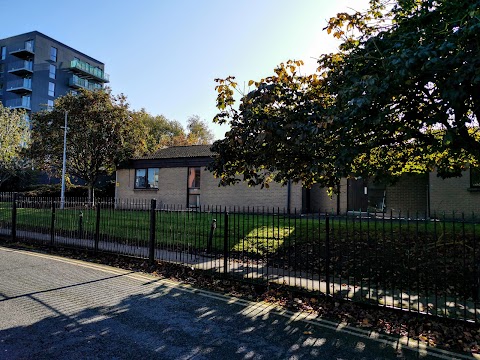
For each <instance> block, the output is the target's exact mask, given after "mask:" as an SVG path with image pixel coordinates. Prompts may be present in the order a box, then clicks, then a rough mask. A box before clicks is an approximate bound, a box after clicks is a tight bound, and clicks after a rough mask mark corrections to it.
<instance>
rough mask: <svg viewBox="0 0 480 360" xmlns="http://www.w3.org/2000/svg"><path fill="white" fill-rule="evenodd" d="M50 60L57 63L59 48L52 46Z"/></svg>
mask: <svg viewBox="0 0 480 360" xmlns="http://www.w3.org/2000/svg"><path fill="white" fill-rule="evenodd" d="M50 60H52V61H57V48H56V47H53V46H52V47H51V48H50Z"/></svg>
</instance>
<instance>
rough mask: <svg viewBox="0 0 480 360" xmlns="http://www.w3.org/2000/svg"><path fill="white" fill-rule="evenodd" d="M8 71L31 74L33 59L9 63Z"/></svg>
mask: <svg viewBox="0 0 480 360" xmlns="http://www.w3.org/2000/svg"><path fill="white" fill-rule="evenodd" d="M8 72H9V73H12V74H17V75H22V74H31V73H32V72H33V61H27V60H20V61H15V62H13V63H10V64H9V65H8Z"/></svg>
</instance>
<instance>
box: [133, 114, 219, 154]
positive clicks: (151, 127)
mask: <svg viewBox="0 0 480 360" xmlns="http://www.w3.org/2000/svg"><path fill="white" fill-rule="evenodd" d="M132 116H133V117H134V118H135V119H137V121H138V122H139V123H140V126H141V127H142V133H143V137H142V138H143V141H144V143H145V147H146V148H145V152H146V153H153V152H155V151H156V150H158V149H161V148H163V147H166V146H176V145H200V144H211V143H212V141H213V134H212V132H211V130H210V129H209V128H208V125H207V123H206V122H205V121H203V120H202V119H201V118H200V117H199V116H198V115H192V116H191V117H189V119H188V121H187V129H186V130H185V129H184V128H183V126H182V124H181V123H180V122H178V121H176V120H168V119H167V118H166V117H165V116H163V115H157V116H153V115H151V114H149V113H148V112H147V111H146V110H145V109H141V110H140V111H134V112H132Z"/></svg>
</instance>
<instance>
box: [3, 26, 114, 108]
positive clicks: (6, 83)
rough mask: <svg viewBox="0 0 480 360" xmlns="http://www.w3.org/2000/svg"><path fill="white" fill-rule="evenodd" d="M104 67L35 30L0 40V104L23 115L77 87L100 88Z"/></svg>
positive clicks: (43, 106)
mask: <svg viewBox="0 0 480 360" xmlns="http://www.w3.org/2000/svg"><path fill="white" fill-rule="evenodd" d="M108 82H109V77H108V75H107V74H105V72H104V64H103V63H101V62H100V61H98V60H95V59H94V58H92V57H90V56H88V55H85V54H84V53H81V52H79V51H77V50H75V49H73V48H71V47H70V46H67V45H65V44H62V43H61V42H59V41H57V40H54V39H52V38H50V37H48V36H46V35H44V34H42V33H40V32H38V31H32V32H28V33H25V34H21V35H16V36H12V37H8V38H5V39H0V102H2V103H3V106H5V107H10V108H21V109H25V110H26V111H27V114H30V113H31V112H36V111H39V110H44V109H46V108H48V107H51V106H53V100H54V99H56V98H57V97H59V96H62V95H66V94H67V93H69V92H72V91H76V90H77V89H80V88H87V89H90V90H94V89H101V88H103V85H104V84H105V83H108Z"/></svg>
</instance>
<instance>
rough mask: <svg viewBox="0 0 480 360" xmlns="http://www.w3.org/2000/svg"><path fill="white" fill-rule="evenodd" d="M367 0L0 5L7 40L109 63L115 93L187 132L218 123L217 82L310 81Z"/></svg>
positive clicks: (47, 0) (219, 134)
mask: <svg viewBox="0 0 480 360" xmlns="http://www.w3.org/2000/svg"><path fill="white" fill-rule="evenodd" d="M367 6H368V0H355V1H351V0H333V1H332V0H296V1H293V0H291V1H286V0H236V1H230V0H168V1H167V0H136V1H133V0H80V1H79V0H42V1H39V0H22V1H16V2H13V1H11V0H0V17H1V19H2V20H1V26H0V38H5V37H10V36H14V35H18V34H21V33H25V32H29V31H34V30H37V31H40V32H42V33H44V34H45V35H47V36H50V37H52V38H54V39H55V40H58V41H60V42H62V43H64V44H66V45H68V46H70V47H73V48H74V49H76V50H78V51H81V52H83V53H85V54H87V55H89V56H91V57H93V58H95V59H97V60H99V61H101V62H103V63H104V64H105V72H106V73H107V74H109V75H110V83H109V86H110V87H111V89H112V92H113V93H114V94H119V93H123V94H124V95H126V96H127V98H128V102H129V104H130V107H131V108H132V109H134V110H140V109H141V108H144V109H145V110H146V111H147V112H149V113H150V114H152V115H164V116H165V117H166V118H168V119H169V120H177V121H179V122H180V123H182V124H183V125H184V126H185V125H186V122H187V120H188V118H189V117H190V116H192V115H198V116H200V118H202V119H203V120H205V121H206V122H207V124H208V125H209V127H210V129H211V130H212V131H213V133H214V136H215V139H220V138H223V137H224V134H225V131H227V130H228V126H226V125H223V126H220V125H217V124H214V123H213V122H212V119H213V117H214V116H215V115H216V113H217V112H218V111H217V109H216V107H215V102H216V91H215V82H214V79H215V78H225V77H227V76H229V75H233V76H235V77H236V80H237V82H238V83H239V84H240V87H243V84H247V83H248V81H249V80H259V79H261V78H264V77H267V76H269V75H271V74H272V73H273V69H274V68H275V67H276V65H278V64H280V63H281V62H286V61H287V60H289V59H292V60H303V61H304V62H305V66H304V67H303V68H302V72H304V73H312V72H313V71H314V70H315V68H316V60H315V59H316V58H318V57H319V55H321V54H323V53H330V52H334V51H336V49H337V47H338V45H339V42H338V40H336V39H334V38H333V37H332V36H331V35H328V34H327V33H326V31H323V30H322V29H323V28H324V27H325V26H326V23H327V20H328V19H329V18H330V17H333V16H335V15H336V14H337V13H338V12H345V11H346V12H350V11H352V10H351V9H352V8H353V9H355V10H363V9H366V8H367Z"/></svg>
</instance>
